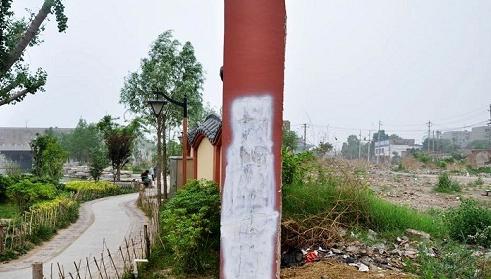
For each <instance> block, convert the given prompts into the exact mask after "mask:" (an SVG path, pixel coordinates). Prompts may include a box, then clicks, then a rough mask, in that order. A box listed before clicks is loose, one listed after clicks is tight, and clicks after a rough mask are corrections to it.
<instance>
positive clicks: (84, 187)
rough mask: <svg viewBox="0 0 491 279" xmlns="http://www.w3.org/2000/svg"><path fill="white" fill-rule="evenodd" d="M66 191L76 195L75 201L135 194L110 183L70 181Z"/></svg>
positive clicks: (129, 189) (130, 190)
mask: <svg viewBox="0 0 491 279" xmlns="http://www.w3.org/2000/svg"><path fill="white" fill-rule="evenodd" d="M65 189H66V190H68V191H71V192H73V193H75V199H77V200H79V201H88V200H94V199H98V198H103V197H108V196H115V195H121V194H126V193H131V192H134V190H133V189H131V188H122V187H120V186H118V185H116V184H114V183H112V182H109V181H97V182H95V181H85V180H84V181H78V180H77V181H70V182H68V183H66V185H65Z"/></svg>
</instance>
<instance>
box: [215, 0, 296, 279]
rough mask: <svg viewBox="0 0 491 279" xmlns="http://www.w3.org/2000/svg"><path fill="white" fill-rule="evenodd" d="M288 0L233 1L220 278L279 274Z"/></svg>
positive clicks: (228, 26) (228, 8) (228, 19)
mask: <svg viewBox="0 0 491 279" xmlns="http://www.w3.org/2000/svg"><path fill="white" fill-rule="evenodd" d="M285 29H286V12H285V2H284V0H225V41H224V42H225V46H224V67H223V80H224V89H223V91H224V92H223V130H222V141H223V142H222V143H223V153H222V162H223V164H222V175H223V187H222V213H221V263H220V277H221V278H227V279H231V278H234V279H237V278H254V279H262V278H279V276H280V274H279V273H280V267H279V266H280V222H281V136H282V135H281V132H282V114H283V79H284V59H285V36H286V30H285Z"/></svg>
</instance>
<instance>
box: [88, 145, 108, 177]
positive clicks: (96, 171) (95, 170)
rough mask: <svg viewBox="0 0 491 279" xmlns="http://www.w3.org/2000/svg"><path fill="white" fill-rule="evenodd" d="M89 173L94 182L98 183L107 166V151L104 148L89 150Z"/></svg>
mask: <svg viewBox="0 0 491 279" xmlns="http://www.w3.org/2000/svg"><path fill="white" fill-rule="evenodd" d="M89 154H90V155H89V168H90V169H89V173H90V176H92V178H93V179H94V180H95V181H99V179H100V178H101V175H102V172H103V171H104V169H105V168H106V167H107V166H109V163H110V162H109V159H108V154H107V150H106V148H105V146H104V147H96V148H93V149H91V151H90V153H89Z"/></svg>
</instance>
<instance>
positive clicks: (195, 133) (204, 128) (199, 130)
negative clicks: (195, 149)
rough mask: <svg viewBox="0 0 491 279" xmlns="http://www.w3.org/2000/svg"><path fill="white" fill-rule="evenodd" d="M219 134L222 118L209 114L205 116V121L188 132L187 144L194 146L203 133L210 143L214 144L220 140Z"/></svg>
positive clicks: (220, 132)
mask: <svg viewBox="0 0 491 279" xmlns="http://www.w3.org/2000/svg"><path fill="white" fill-rule="evenodd" d="M221 134H222V119H220V117H219V116H218V115H215V114H210V115H208V116H207V117H206V119H205V121H203V122H202V123H200V124H199V125H198V127H196V128H194V129H192V130H191V131H190V132H189V136H188V137H189V144H190V145H191V146H195V144H196V143H197V141H198V140H199V139H200V138H201V137H200V135H203V136H205V137H207V138H208V140H209V141H210V142H211V144H213V145H215V144H217V143H218V141H219V140H220V137H221Z"/></svg>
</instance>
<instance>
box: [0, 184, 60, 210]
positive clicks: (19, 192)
mask: <svg viewBox="0 0 491 279" xmlns="http://www.w3.org/2000/svg"><path fill="white" fill-rule="evenodd" d="M57 194H58V191H57V189H56V187H55V186H54V185H53V184H49V183H33V182H31V181H30V180H27V179H24V180H21V181H20V182H17V183H15V184H13V185H10V186H9V187H8V188H7V196H8V197H9V199H10V200H12V201H13V202H15V204H17V206H18V207H19V210H21V211H24V210H27V209H28V208H29V207H30V206H31V205H33V204H34V203H35V202H38V201H42V200H49V199H54V198H55V197H56V195H57Z"/></svg>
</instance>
